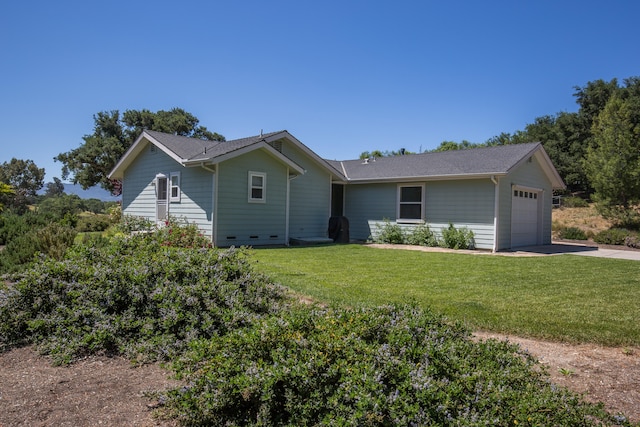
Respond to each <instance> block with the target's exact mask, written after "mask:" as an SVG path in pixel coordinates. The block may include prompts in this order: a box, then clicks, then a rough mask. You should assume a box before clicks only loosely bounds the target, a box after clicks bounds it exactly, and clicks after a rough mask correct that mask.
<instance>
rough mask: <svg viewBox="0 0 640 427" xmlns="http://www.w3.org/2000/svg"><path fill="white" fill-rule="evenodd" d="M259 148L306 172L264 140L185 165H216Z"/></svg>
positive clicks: (291, 166) (301, 171)
mask: <svg viewBox="0 0 640 427" xmlns="http://www.w3.org/2000/svg"><path fill="white" fill-rule="evenodd" d="M259 149H263V150H265V151H267V153H269V154H270V155H271V156H273V157H275V158H276V159H278V160H280V161H281V162H282V163H284V164H286V165H287V166H289V167H290V168H291V169H293V170H294V171H296V172H297V173H298V174H300V175H303V174H304V173H305V170H304V168H302V167H301V166H300V165H298V164H297V163H295V162H294V161H293V160H291V159H290V158H288V157H287V156H285V155H284V154H282V153H281V152H279V151H278V150H276V149H275V148H273V147H272V146H271V145H269V144H267V143H266V142H264V141H260V142H257V143H255V144H252V145H249V146H246V147H243V148H240V149H238V150H234V151H232V152H230V153H226V154H223V155H221V156H217V157H213V158H210V159H207V160H197V161H185V162H184V165H185V166H201V165H203V164H207V165H215V164H218V163H221V162H224V161H225V160H229V159H233V158H235V157H238V156H241V155H243V154H247V153H250V152H252V151H255V150H259Z"/></svg>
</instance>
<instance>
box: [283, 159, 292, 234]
mask: <svg viewBox="0 0 640 427" xmlns="http://www.w3.org/2000/svg"><path fill="white" fill-rule="evenodd" d="M290 191H291V176H289V168H287V197H286V202H285V212H284V244H285V245H286V246H289V196H290Z"/></svg>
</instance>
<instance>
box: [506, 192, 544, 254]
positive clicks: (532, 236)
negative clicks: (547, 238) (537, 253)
mask: <svg viewBox="0 0 640 427" xmlns="http://www.w3.org/2000/svg"><path fill="white" fill-rule="evenodd" d="M512 194H513V196H512V203H511V247H514V248H515V247H520V246H533V245H538V244H540V224H541V221H540V219H541V218H540V215H541V209H540V201H541V200H542V197H541V194H542V190H538V189H533V188H526V187H517V186H514V187H513V193H512Z"/></svg>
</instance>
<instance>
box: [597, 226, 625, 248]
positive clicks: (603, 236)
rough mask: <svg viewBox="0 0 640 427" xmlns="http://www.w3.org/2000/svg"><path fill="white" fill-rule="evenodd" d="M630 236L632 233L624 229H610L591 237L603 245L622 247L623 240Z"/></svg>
mask: <svg viewBox="0 0 640 427" xmlns="http://www.w3.org/2000/svg"><path fill="white" fill-rule="evenodd" d="M631 235H632V233H631V232H630V231H629V230H626V229H624V228H611V229H609V230H604V231H601V232H599V233H598V234H596V235H595V236H593V240H594V241H595V242H596V243H602V244H605V245H623V244H624V241H625V239H626V238H627V237H629V236H631Z"/></svg>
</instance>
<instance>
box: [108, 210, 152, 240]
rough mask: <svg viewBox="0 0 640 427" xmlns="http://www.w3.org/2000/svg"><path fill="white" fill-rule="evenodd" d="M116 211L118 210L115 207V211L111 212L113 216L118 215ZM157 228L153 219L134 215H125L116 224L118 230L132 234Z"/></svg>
mask: <svg viewBox="0 0 640 427" xmlns="http://www.w3.org/2000/svg"><path fill="white" fill-rule="evenodd" d="M115 211H116V210H115V209H114V212H110V215H111V217H112V218H114V217H116V216H117V213H116V212H115ZM155 229H156V225H155V224H154V223H153V221H151V220H149V219H146V218H143V217H140V216H134V215H124V216H123V217H122V220H121V221H120V222H119V223H118V224H117V226H116V230H117V231H120V232H122V233H125V234H131V233H135V232H142V233H146V232H151V231H155Z"/></svg>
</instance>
